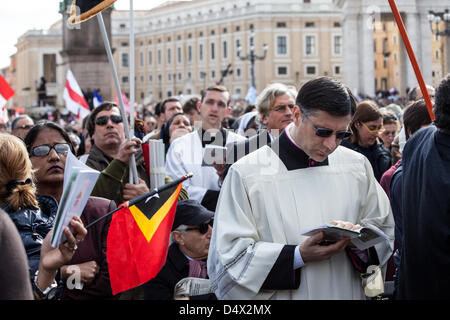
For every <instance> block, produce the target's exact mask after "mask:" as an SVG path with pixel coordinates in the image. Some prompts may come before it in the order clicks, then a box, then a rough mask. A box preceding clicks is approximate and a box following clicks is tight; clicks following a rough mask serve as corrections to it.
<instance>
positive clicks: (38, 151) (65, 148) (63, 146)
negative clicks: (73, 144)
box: [31, 143, 70, 157]
mask: <svg viewBox="0 0 450 320" xmlns="http://www.w3.org/2000/svg"><path fill="white" fill-rule="evenodd" d="M52 149H55V151H56V152H57V153H59V154H67V152H69V149H70V146H69V144H68V143H57V144H54V145H53V146H49V145H46V144H43V145H41V146H37V147H34V148H33V149H31V155H32V156H36V157H45V156H47V155H48V154H49V153H50V151H51V150H52Z"/></svg>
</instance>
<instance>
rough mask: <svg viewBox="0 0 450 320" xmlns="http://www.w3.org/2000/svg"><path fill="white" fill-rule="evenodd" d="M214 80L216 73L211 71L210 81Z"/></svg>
mask: <svg viewBox="0 0 450 320" xmlns="http://www.w3.org/2000/svg"><path fill="white" fill-rule="evenodd" d="M215 78H216V71H214V70H212V71H211V79H215Z"/></svg>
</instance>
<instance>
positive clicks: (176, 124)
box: [169, 114, 192, 138]
mask: <svg viewBox="0 0 450 320" xmlns="http://www.w3.org/2000/svg"><path fill="white" fill-rule="evenodd" d="M189 132H192V127H191V123H190V121H189V119H188V117H186V116H185V115H183V114H179V115H177V116H176V117H175V119H173V121H172V124H171V125H170V128H169V136H170V137H171V138H172V137H173V136H174V135H176V136H177V137H180V136H181V135H184V134H187V133H189Z"/></svg>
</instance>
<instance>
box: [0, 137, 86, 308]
mask: <svg viewBox="0 0 450 320" xmlns="http://www.w3.org/2000/svg"><path fill="white" fill-rule="evenodd" d="M0 172H1V173H2V174H1V175H0V206H1V209H2V210H4V211H5V212H6V213H7V214H8V216H9V217H10V218H11V220H12V221H13V223H14V225H15V227H16V228H17V231H18V232H19V235H20V238H21V239H22V242H23V247H25V252H26V255H27V260H28V268H29V273H30V274H29V276H30V280H31V283H32V284H33V288H34V291H35V295H36V297H37V298H39V299H45V298H51V296H53V295H54V294H55V289H56V286H57V284H55V283H54V284H52V282H53V281H54V280H55V277H57V272H58V269H59V268H60V267H61V266H62V265H63V264H65V263H67V262H68V261H70V259H71V258H72V256H73V254H74V252H75V250H76V243H77V240H79V241H81V240H82V239H83V238H84V236H85V235H86V229H84V227H83V224H82V223H81V220H80V219H79V218H74V219H72V221H71V226H72V227H73V228H74V229H73V232H70V230H69V229H68V228H65V230H64V234H65V235H66V237H67V240H68V241H67V242H65V243H63V244H61V245H60V246H59V247H58V248H57V249H52V248H51V247H50V245H49V241H50V236H51V233H50V231H51V228H52V227H53V221H54V218H55V215H56V212H57V203H56V201H55V199H53V198H52V197H49V196H36V186H35V183H34V175H33V170H32V164H31V162H30V159H29V157H28V153H27V150H26V149H25V146H24V144H23V142H22V140H20V139H19V138H17V137H15V136H13V135H9V134H0ZM76 239H77V240H76ZM8 263H11V262H10V261H2V264H3V267H4V268H6V269H8V268H7V265H8ZM3 270H5V269H3ZM1 285H4V283H1ZM5 285H7V284H5ZM47 289H48V290H47Z"/></svg>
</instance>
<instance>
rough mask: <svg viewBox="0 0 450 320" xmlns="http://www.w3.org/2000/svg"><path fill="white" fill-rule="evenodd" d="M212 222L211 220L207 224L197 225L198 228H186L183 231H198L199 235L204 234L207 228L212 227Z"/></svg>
mask: <svg viewBox="0 0 450 320" xmlns="http://www.w3.org/2000/svg"><path fill="white" fill-rule="evenodd" d="M213 223H214V220H213V219H211V220H209V222H205V223H202V224H199V225H198V227H192V228H186V229H185V231H191V230H198V232H200V233H201V234H205V233H207V232H208V230H209V227H211V228H212V227H213Z"/></svg>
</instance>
